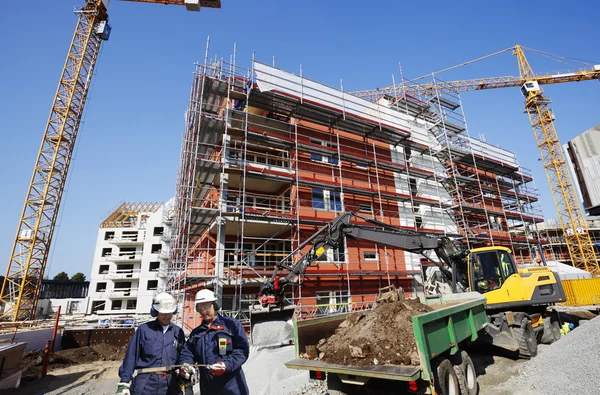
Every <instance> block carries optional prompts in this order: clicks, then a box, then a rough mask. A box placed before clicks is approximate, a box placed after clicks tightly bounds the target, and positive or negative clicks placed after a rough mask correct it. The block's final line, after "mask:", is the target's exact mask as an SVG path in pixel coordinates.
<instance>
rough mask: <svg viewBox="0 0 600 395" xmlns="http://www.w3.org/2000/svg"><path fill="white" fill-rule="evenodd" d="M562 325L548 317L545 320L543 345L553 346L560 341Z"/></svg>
mask: <svg viewBox="0 0 600 395" xmlns="http://www.w3.org/2000/svg"><path fill="white" fill-rule="evenodd" d="M560 337H561V334H560V323H559V322H558V321H556V320H551V319H550V317H547V318H546V319H545V320H544V330H543V334H542V338H541V343H543V344H552V343H554V342H555V341H557V340H558V339H560Z"/></svg>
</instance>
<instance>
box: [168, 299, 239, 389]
mask: <svg viewBox="0 0 600 395" xmlns="http://www.w3.org/2000/svg"><path fill="white" fill-rule="evenodd" d="M194 304H195V309H196V312H198V313H199V314H200V315H201V316H202V323H201V324H200V325H199V326H198V327H197V328H196V329H194V330H193V331H192V333H191V334H190V337H189V339H188V341H187V342H186V343H185V345H184V347H183V350H182V351H181V355H180V356H179V363H180V364H183V367H182V368H181V369H180V375H181V376H182V377H183V378H184V379H187V378H188V377H189V376H190V375H193V374H195V369H194V367H193V366H191V365H193V364H204V365H208V366H206V367H199V368H198V369H199V381H200V393H202V394H214V395H246V394H248V386H247V385H246V378H245V377H244V372H243V371H242V365H243V364H244V362H246V360H247V359H248V354H249V351H250V347H249V345H248V338H247V336H246V331H245V330H244V328H243V327H242V324H241V323H240V322H239V321H238V320H236V319H233V318H228V317H223V316H222V315H220V314H218V313H217V311H218V310H219V306H218V304H217V298H216V297H215V294H214V293H213V292H212V291H211V290H209V289H202V290H200V291H198V293H197V294H196V299H195V303H194Z"/></svg>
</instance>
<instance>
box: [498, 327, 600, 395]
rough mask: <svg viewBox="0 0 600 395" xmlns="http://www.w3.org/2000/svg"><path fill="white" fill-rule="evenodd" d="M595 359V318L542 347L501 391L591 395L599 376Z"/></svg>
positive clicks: (599, 343) (599, 331)
mask: <svg viewBox="0 0 600 395" xmlns="http://www.w3.org/2000/svg"><path fill="white" fill-rule="evenodd" d="M598 355H600V318H594V319H593V320H590V321H589V322H586V323H585V324H583V325H581V326H579V327H577V328H576V329H575V330H573V331H571V332H570V333H569V334H567V335H566V336H563V337H562V338H561V339H560V340H559V341H557V342H556V343H554V344H552V345H550V346H549V347H545V348H544V349H543V351H541V352H540V353H539V354H538V356H537V357H535V358H533V359H531V360H530V361H528V362H527V363H525V364H523V366H522V367H521V369H520V370H519V373H518V375H517V376H514V377H512V378H510V379H509V380H508V381H507V382H506V383H504V385H503V386H502V388H503V389H505V390H507V391H509V392H510V393H511V394H516V395H520V394H530V393H540V394H550V395H552V394H561V395H564V394H583V393H592V392H594V391H595V390H597V379H596V378H597V377H599V376H600V364H598V362H597V360H598ZM594 389H595V390H594Z"/></svg>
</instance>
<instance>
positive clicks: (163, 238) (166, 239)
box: [160, 232, 173, 244]
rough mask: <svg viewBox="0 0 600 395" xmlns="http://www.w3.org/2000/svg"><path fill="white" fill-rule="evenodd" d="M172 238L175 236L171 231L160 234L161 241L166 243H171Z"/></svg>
mask: <svg viewBox="0 0 600 395" xmlns="http://www.w3.org/2000/svg"><path fill="white" fill-rule="evenodd" d="M172 238H173V236H172V235H171V232H166V233H163V234H162V235H160V241H162V242H163V243H165V244H171V240H172Z"/></svg>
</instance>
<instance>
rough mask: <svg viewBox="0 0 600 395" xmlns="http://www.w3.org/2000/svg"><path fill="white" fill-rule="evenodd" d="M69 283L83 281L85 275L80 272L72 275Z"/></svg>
mask: <svg viewBox="0 0 600 395" xmlns="http://www.w3.org/2000/svg"><path fill="white" fill-rule="evenodd" d="M71 281H85V274H83V273H81V272H79V273H75V274H73V277H71Z"/></svg>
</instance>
